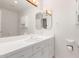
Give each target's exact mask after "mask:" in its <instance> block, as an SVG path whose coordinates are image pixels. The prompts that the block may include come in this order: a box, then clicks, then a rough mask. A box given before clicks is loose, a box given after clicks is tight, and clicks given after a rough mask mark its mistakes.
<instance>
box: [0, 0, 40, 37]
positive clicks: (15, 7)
mask: <svg viewBox="0 0 79 59" xmlns="http://www.w3.org/2000/svg"><path fill="white" fill-rule="evenodd" d="M32 8H38V7H35V6H32V5H31V4H30V3H29V2H28V1H27V0H0V37H10V36H18V35H24V34H26V33H30V30H29V27H30V28H31V27H32V26H31V25H32V24H30V23H31V22H30V21H31V20H33V19H31V20H30V19H29V18H31V16H30V15H31V14H33V13H30V10H33V9H32Z"/></svg>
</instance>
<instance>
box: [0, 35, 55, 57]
mask: <svg viewBox="0 0 79 59" xmlns="http://www.w3.org/2000/svg"><path fill="white" fill-rule="evenodd" d="M1 39H2V40H1ZM10 39H11V40H10ZM9 40H10V41H9ZM0 42H1V43H0V57H1V58H52V57H54V38H53V37H52V36H40V35H34V34H32V35H24V36H17V37H8V38H0Z"/></svg>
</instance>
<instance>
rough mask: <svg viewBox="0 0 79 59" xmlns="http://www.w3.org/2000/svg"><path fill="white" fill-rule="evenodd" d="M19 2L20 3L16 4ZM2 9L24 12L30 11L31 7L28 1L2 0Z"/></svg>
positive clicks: (0, 6)
mask: <svg viewBox="0 0 79 59" xmlns="http://www.w3.org/2000/svg"><path fill="white" fill-rule="evenodd" d="M14 1H17V2H18V3H17V4H16V3H14ZM0 8H7V9H10V10H14V11H19V12H24V11H28V10H29V8H30V6H29V5H28V3H27V1H26V0H0Z"/></svg>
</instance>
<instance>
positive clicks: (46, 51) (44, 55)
mask: <svg viewBox="0 0 79 59" xmlns="http://www.w3.org/2000/svg"><path fill="white" fill-rule="evenodd" d="M42 58H49V48H48V47H44V48H43V49H42Z"/></svg>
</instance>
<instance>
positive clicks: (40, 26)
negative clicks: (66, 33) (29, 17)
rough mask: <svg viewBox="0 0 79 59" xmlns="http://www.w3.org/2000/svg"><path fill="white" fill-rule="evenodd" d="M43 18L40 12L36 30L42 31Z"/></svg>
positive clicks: (37, 15) (37, 17)
mask: <svg viewBox="0 0 79 59" xmlns="http://www.w3.org/2000/svg"><path fill="white" fill-rule="evenodd" d="M42 18H43V14H42V13H41V12H38V13H37V14H36V28H37V29H38V30H40V29H42Z"/></svg>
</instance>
